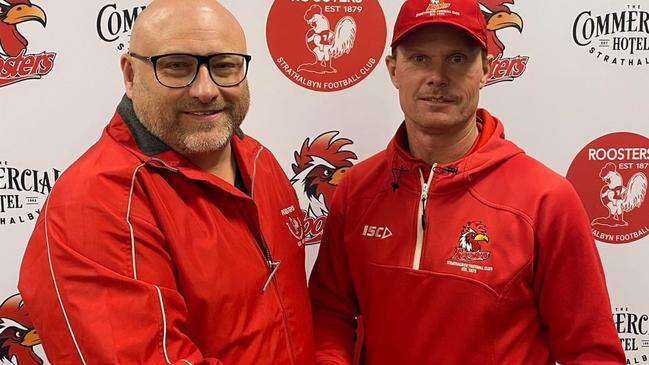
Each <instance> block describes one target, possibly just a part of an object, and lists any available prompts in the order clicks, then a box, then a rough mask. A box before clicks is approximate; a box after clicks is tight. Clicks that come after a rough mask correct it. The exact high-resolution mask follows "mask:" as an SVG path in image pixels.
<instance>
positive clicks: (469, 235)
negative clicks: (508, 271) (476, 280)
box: [453, 222, 491, 261]
mask: <svg viewBox="0 0 649 365" xmlns="http://www.w3.org/2000/svg"><path fill="white" fill-rule="evenodd" d="M458 243H459V244H458V247H456V248H455V253H454V254H453V260H459V261H483V260H486V259H488V258H489V256H490V255H491V253H490V252H486V251H482V246H481V243H489V237H488V236H487V226H485V225H484V224H482V223H481V222H467V224H465V225H464V226H463V227H462V232H460V238H459V240H458Z"/></svg>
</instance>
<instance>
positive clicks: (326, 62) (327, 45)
mask: <svg viewBox="0 0 649 365" xmlns="http://www.w3.org/2000/svg"><path fill="white" fill-rule="evenodd" d="M304 20H305V21H306V22H307V24H309V26H310V27H311V29H309V31H308V32H307V34H306V38H305V41H306V45H307V48H308V49H309V50H310V51H311V52H312V53H313V54H314V55H315V58H316V59H315V62H313V63H304V64H302V65H300V66H299V67H298V69H297V70H298V71H306V72H313V73H318V74H324V73H336V72H338V71H337V70H336V69H335V68H334V67H333V66H332V65H331V62H332V60H333V59H336V58H339V57H341V56H343V55H345V54H348V53H349V52H351V50H352V48H354V40H355V39H356V21H355V20H354V18H352V17H350V16H345V17H343V18H342V19H340V20H339V21H338V23H336V29H335V30H331V26H330V25H329V19H328V18H327V17H326V16H325V15H324V14H323V13H322V7H321V6H320V5H311V7H309V9H308V10H307V11H306V13H305V14H304Z"/></svg>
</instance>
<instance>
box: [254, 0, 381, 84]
mask: <svg viewBox="0 0 649 365" xmlns="http://www.w3.org/2000/svg"><path fill="white" fill-rule="evenodd" d="M347 4H349V5H347ZM266 38H267V42H268V48H269V50H270V53H271V55H272V57H273V60H274V61H275V64H276V65H277V67H278V68H279V69H280V70H281V71H282V73H283V74H284V75H285V76H286V77H288V78H289V79H290V80H291V81H293V82H294V83H296V84H298V85H300V86H302V87H305V88H307V89H310V90H315V91H338V90H342V89H346V88H348V87H351V86H354V85H356V84H357V83H359V82H360V81H361V80H363V79H364V78H365V77H367V76H368V75H369V74H370V73H371V72H372V70H373V69H374V68H375V67H376V65H377V63H378V60H379V59H380V58H381V56H382V54H383V50H384V47H385V40H386V24H385V16H384V15H383V10H382V9H381V5H379V2H378V1H377V0H365V1H362V0H360V1H359V0H353V1H349V2H347V3H346V4H344V5H327V4H326V3H324V4H322V5H319V4H309V3H307V2H295V1H294V0H275V2H274V3H273V5H272V7H271V9H270V14H269V15H268V22H267V24H266Z"/></svg>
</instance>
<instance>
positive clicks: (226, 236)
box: [19, 98, 313, 365]
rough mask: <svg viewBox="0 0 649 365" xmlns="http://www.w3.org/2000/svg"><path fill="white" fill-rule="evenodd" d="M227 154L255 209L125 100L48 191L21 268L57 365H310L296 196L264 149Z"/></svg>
mask: <svg viewBox="0 0 649 365" xmlns="http://www.w3.org/2000/svg"><path fill="white" fill-rule="evenodd" d="M134 136H135V139H134ZM136 140H137V143H136ZM232 148H233V152H234V154H235V156H236V160H237V165H238V168H239V170H240V172H241V175H242V177H243V182H244V184H245V186H246V188H247V190H248V191H249V192H250V195H252V196H253V197H252V198H251V197H250V196H249V195H247V194H245V193H242V192H241V191H240V190H239V189H237V188H235V187H233V186H231V185H230V184H228V183H226V182H224V181H223V180H221V179H219V178H217V177H216V176H214V175H211V174H209V173H207V172H205V171H203V170H201V169H198V168H197V167H195V166H194V165H192V164H191V163H190V162H188V160H186V159H184V158H183V157H182V156H180V155H179V154H177V153H176V152H174V151H173V150H170V149H168V148H167V147H166V146H165V145H164V144H162V143H161V142H160V141H159V140H157V139H156V138H155V137H153V136H151V135H150V134H148V132H146V130H144V128H143V127H142V125H141V124H140V123H139V122H138V121H137V120H136V118H135V116H134V113H133V110H132V106H131V104H130V101H129V100H128V99H126V98H125V100H124V101H122V103H121V104H120V106H119V108H118V113H116V114H115V116H114V118H113V119H112V121H111V122H110V124H109V125H108V127H107V128H106V130H105V131H104V133H103V135H102V136H101V138H100V140H99V141H98V142H97V143H96V144H95V145H94V146H92V147H91V148H90V149H89V150H88V151H87V152H86V153H85V154H84V155H83V156H82V157H81V158H80V159H79V160H78V161H76V162H75V163H74V164H73V165H72V166H71V167H70V168H69V169H68V170H67V171H66V172H65V173H64V174H63V175H62V176H61V177H60V179H59V180H58V182H57V184H56V185H55V187H54V188H53V189H52V192H51V193H50V196H49V198H48V201H47V203H46V205H45V206H44V207H43V209H42V210H41V215H40V217H39V220H38V222H37V223H36V227H35V230H34V233H33V235H32V237H31V240H30V242H29V245H28V247H27V251H26V253H25V256H24V259H23V263H22V267H21V272H20V283H19V289H20V292H21V294H22V296H23V298H24V301H25V306H26V308H27V310H28V311H29V313H30V315H31V319H32V320H33V322H34V324H35V327H36V329H37V330H38V333H39V335H40V336H41V338H42V340H43V344H44V348H45V351H46V354H47V357H48V358H49V360H50V361H51V362H52V363H53V364H66V365H69V364H81V363H84V364H93V365H94V364H111V365H114V364H211V365H212V364H225V365H229V364H232V365H234V364H236V365H248V364H249V365H261V364H266V365H280V364H290V365H311V364H313V343H312V342H313V340H312V327H311V311H310V303H309V300H308V293H307V288H306V278H305V270H304V247H303V246H302V232H301V224H302V223H301V219H302V217H301V211H300V208H299V205H298V200H297V197H296V195H295V192H294V190H293V188H292V186H291V185H290V184H289V182H288V180H287V178H286V175H285V174H284V173H283V171H282V169H281V168H280V166H279V164H278V163H277V161H276V160H275V158H274V157H273V156H272V155H271V153H270V152H269V151H268V150H266V149H265V148H264V147H262V146H261V145H260V144H259V143H258V142H257V141H255V140H253V139H252V138H250V137H247V136H246V137H243V136H242V135H240V136H235V137H233V138H232ZM264 251H267V252H264ZM268 261H270V262H268ZM278 263H279V266H278V267H276V266H277V265H278ZM271 273H274V276H271ZM264 287H265V289H266V290H263V289H264Z"/></svg>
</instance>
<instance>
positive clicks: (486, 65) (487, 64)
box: [480, 55, 494, 89]
mask: <svg viewBox="0 0 649 365" xmlns="http://www.w3.org/2000/svg"><path fill="white" fill-rule="evenodd" d="M493 60H494V56H492V55H487V57H484V58H483V59H482V77H481V78H480V88H481V89H482V88H483V87H485V85H486V84H487V80H488V79H489V73H490V72H491V66H492V63H493Z"/></svg>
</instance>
